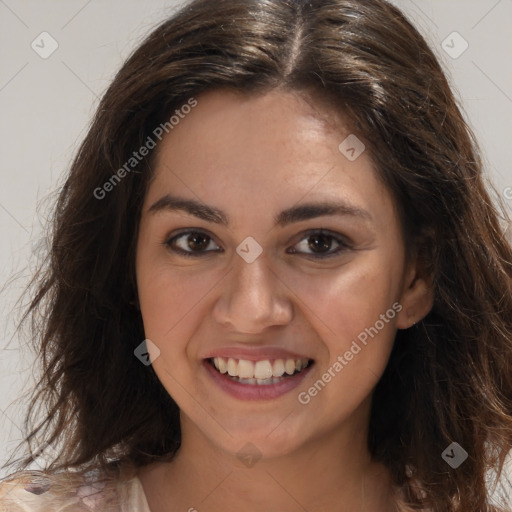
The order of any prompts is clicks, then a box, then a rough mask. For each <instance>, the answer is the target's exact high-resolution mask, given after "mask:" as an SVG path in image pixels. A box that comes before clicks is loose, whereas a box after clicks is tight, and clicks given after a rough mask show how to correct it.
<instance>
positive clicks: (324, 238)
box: [308, 234, 331, 252]
mask: <svg viewBox="0 0 512 512" xmlns="http://www.w3.org/2000/svg"><path fill="white" fill-rule="evenodd" d="M309 240H310V243H309V244H308V245H309V248H310V249H311V250H312V251H314V252H315V251H317V250H318V249H325V250H326V251H328V250H329V249H330V247H331V237H330V236H328V235H322V234H320V235H314V236H311V237H309ZM311 240H315V242H313V243H311ZM319 240H320V241H319ZM320 252H323V251H320Z"/></svg>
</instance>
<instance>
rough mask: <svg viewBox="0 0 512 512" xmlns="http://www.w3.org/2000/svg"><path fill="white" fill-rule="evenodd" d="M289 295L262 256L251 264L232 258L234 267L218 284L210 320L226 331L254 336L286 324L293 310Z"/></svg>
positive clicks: (236, 257)
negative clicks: (217, 294) (216, 298)
mask: <svg viewBox="0 0 512 512" xmlns="http://www.w3.org/2000/svg"><path fill="white" fill-rule="evenodd" d="M289 293H290V291H289V289H288V288H287V287H286V286H285V284H284V283H283V281H282V280H281V279H279V276H278V275H277V274H276V272H275V270H273V269H272V268H271V267H270V265H269V261H268V260H267V258H265V257H264V255H263V254H262V255H260V256H259V257H258V258H257V259H256V260H255V261H253V262H252V263H248V262H246V261H245V260H244V259H242V258H241V257H239V256H238V255H236V256H235V261H234V267H233V268H232V270H231V271H230V272H229V273H228V274H227V276H226V278H225V279H224V280H223V281H222V291H221V294H220V296H219V298H218V300H217V301H216V303H215V306H214V309H213V316H214V319H215V321H216V322H218V323H219V324H220V325H222V326H223V327H225V328H228V329H229V330H230V331H236V332H237V333H246V334H258V333H260V332H262V331H264V330H265V329H267V328H269V327H272V326H283V325H286V324H288V323H289V322H290V320H291V319H292V317H293V306H292V303H291V301H290V299H289V297H288V294H289Z"/></svg>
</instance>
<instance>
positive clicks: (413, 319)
mask: <svg viewBox="0 0 512 512" xmlns="http://www.w3.org/2000/svg"><path fill="white" fill-rule="evenodd" d="M399 303H400V304H401V305H402V310H401V311H400V312H399V313H398V316H397V323H396V326H397V328H398V329H408V328H409V327H412V326H413V325H414V324H416V323H417V322H419V321H420V320H423V318H425V317H426V316H427V315H428V313H429V312H430V310H431V309H432V306H433V305H434V289H433V276H432V274H431V273H429V272H428V271H427V269H426V266H425V265H424V262H422V261H420V258H419V257H418V253H417V251H416V252H415V254H414V257H413V258H412V261H411V263H410V264H409V266H408V269H407V270H406V272H405V276H404V281H403V287H402V296H401V297H400V300H399Z"/></svg>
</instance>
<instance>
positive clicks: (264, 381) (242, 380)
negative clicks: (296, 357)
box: [224, 373, 295, 386]
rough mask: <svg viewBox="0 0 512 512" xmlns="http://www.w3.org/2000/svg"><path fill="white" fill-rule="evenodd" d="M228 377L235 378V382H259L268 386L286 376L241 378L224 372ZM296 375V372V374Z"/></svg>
mask: <svg viewBox="0 0 512 512" xmlns="http://www.w3.org/2000/svg"><path fill="white" fill-rule="evenodd" d="M224 375H226V377H228V378H229V379H231V380H234V381H235V382H239V383H240V384H258V385H263V386H268V385H269V384H277V383H278V382H281V381H282V380H283V379H284V378H285V377H284V376H283V377H271V378H269V379H241V378H240V377H232V376H231V375H228V374H227V373H226V374H224ZM294 375H295V374H294ZM287 377H291V375H287Z"/></svg>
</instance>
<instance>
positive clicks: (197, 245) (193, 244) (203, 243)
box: [187, 233, 208, 250]
mask: <svg viewBox="0 0 512 512" xmlns="http://www.w3.org/2000/svg"><path fill="white" fill-rule="evenodd" d="M198 240H199V242H198ZM187 245H188V247H189V248H190V249H192V250H203V249H206V247H208V237H207V236H205V235H203V234H201V233H193V234H191V235H189V236H188V239H187Z"/></svg>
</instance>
